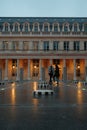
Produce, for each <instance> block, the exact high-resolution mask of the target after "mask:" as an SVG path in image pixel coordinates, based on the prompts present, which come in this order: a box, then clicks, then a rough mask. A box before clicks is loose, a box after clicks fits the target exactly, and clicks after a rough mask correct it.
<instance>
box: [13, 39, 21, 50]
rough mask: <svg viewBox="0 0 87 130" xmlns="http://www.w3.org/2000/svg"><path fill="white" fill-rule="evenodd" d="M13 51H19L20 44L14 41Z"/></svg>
mask: <svg viewBox="0 0 87 130" xmlns="http://www.w3.org/2000/svg"><path fill="white" fill-rule="evenodd" d="M12 49H13V50H19V42H17V41H14V42H13V43H12Z"/></svg>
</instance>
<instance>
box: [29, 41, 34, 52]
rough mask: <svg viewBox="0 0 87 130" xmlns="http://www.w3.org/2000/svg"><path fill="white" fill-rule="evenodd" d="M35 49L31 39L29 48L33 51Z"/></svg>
mask: <svg viewBox="0 0 87 130" xmlns="http://www.w3.org/2000/svg"><path fill="white" fill-rule="evenodd" d="M32 49H33V41H29V50H30V51H32Z"/></svg>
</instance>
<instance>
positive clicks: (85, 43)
mask: <svg viewBox="0 0 87 130" xmlns="http://www.w3.org/2000/svg"><path fill="white" fill-rule="evenodd" d="M84 50H87V41H85V42H84Z"/></svg>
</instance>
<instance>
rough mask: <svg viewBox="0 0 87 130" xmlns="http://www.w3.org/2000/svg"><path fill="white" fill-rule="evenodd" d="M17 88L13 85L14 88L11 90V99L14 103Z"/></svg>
mask: <svg viewBox="0 0 87 130" xmlns="http://www.w3.org/2000/svg"><path fill="white" fill-rule="evenodd" d="M15 96H16V95H15V88H14V87H13V88H12V92H11V99H12V104H13V105H14V104H15Z"/></svg>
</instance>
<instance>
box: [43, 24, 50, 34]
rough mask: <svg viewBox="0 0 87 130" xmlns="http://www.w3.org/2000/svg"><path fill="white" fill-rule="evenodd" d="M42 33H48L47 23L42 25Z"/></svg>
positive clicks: (48, 25)
mask: <svg viewBox="0 0 87 130" xmlns="http://www.w3.org/2000/svg"><path fill="white" fill-rule="evenodd" d="M42 31H44V32H49V31H50V24H49V23H43V29H42Z"/></svg>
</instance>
